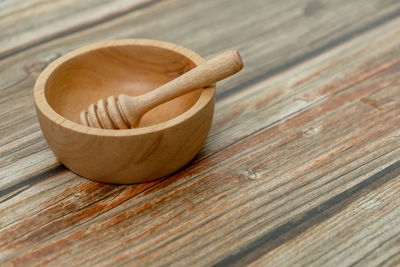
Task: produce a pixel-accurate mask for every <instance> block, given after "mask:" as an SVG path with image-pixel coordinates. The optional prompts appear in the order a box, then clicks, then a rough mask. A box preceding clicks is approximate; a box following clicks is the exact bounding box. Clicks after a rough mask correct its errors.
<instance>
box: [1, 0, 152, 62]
mask: <svg viewBox="0 0 400 267" xmlns="http://www.w3.org/2000/svg"><path fill="white" fill-rule="evenodd" d="M156 2H158V1H150V0H130V1H127V0H117V1H112V2H110V1H105V0H100V1H99V0H89V1H77V0H73V1H71V0H61V1H60V0H59V1H57V2H55V1H48V0H32V1H24V0H11V1H8V0H6V1H2V2H1V3H0V32H1V33H2V34H1V38H0V58H5V57H8V56H10V55H12V54H15V53H18V52H20V51H23V50H26V49H29V48H31V47H34V46H36V45H40V44H42V43H44V42H47V41H49V40H52V39H56V38H59V37H60V36H63V35H66V34H71V33H74V32H77V31H81V30H84V29H86V28H90V27H93V26H95V25H97V24H99V23H104V22H106V21H109V20H112V19H113V18H115V17H118V16H121V15H124V14H127V13H130V12H134V11H137V10H140V9H142V8H144V7H147V6H149V5H151V4H154V3H156Z"/></svg>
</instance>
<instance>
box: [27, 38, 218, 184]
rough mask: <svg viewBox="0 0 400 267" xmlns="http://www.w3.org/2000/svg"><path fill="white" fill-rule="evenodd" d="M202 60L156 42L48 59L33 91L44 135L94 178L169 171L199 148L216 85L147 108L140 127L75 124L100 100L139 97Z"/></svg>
mask: <svg viewBox="0 0 400 267" xmlns="http://www.w3.org/2000/svg"><path fill="white" fill-rule="evenodd" d="M203 62H204V59H202V58H201V57H200V56H199V55H197V54H196V53H194V52H193V51H190V50H188V49H185V48H183V47H180V46H177V45H174V44H171V43H166V42H160V41H154V40H142V39H129V40H118V41H109V42H103V43H99V44H94V45H90V46H86V47H83V48H80V49H77V50H75V51H72V52H70V53H68V54H66V55H64V56H62V57H60V58H58V59H57V60H56V61H54V62H53V63H51V64H50V65H49V66H48V67H47V68H46V69H45V70H44V71H43V72H42V73H41V74H40V76H39V78H38V80H37V82H36V84H35V89H34V98H35V104H36V110H37V115H38V119H39V123H40V127H41V129H42V132H43V135H44V137H45V139H46V141H47V143H48V145H49V146H50V148H51V149H52V150H53V152H54V154H55V155H56V156H57V158H58V159H59V160H60V161H61V162H62V163H63V164H64V165H65V166H66V167H68V168H69V169H70V170H71V171H73V172H75V173H77V174H79V175H81V176H83V177H86V178H89V179H91V180H95V181H100V182H106V183H115V184H126V183H138V182H145V181H150V180H154V179H157V178H160V177H162V176H165V175H167V174H170V173H172V172H174V171H176V170H178V169H180V168H181V167H182V166H184V165H185V164H187V163H188V162H189V161H190V160H191V159H192V158H193V157H194V156H195V155H196V154H197V153H198V151H199V150H200V148H201V146H202V145H203V143H204V141H205V139H206V137H207V135H208V132H209V130H210V127H211V122H212V117H213V113H214V105H215V86H209V87H206V88H204V89H203V90H201V89H199V90H196V91H194V92H192V93H189V94H186V95H183V96H181V97H179V98H176V99H174V100H171V101H170V102H167V103H165V104H163V105H160V106H158V107H157V108H155V109H153V110H151V111H149V112H148V113H147V114H146V115H145V116H144V117H143V119H142V120H141V123H140V125H139V127H138V128H135V129H129V130H104V129H97V128H89V127H86V126H83V125H81V124H79V123H78V121H79V113H80V112H81V111H82V110H85V109H87V108H88V106H89V105H90V104H92V103H96V102H97V101H98V100H99V99H101V98H106V97H108V96H111V95H115V96H116V95H118V94H121V93H124V94H127V95H132V96H134V95H139V94H143V93H146V92H148V91H150V90H153V89H155V88H157V87H159V86H160V85H161V84H163V83H166V82H168V81H170V80H172V79H174V78H176V77H177V76H179V75H180V74H182V73H184V72H186V71H188V70H189V69H191V68H193V67H195V66H197V65H198V64H201V63H203Z"/></svg>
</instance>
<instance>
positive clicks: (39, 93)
mask: <svg viewBox="0 0 400 267" xmlns="http://www.w3.org/2000/svg"><path fill="white" fill-rule="evenodd" d="M127 45H139V46H153V47H158V48H163V49H166V50H171V51H173V52H176V53H178V54H181V55H183V56H185V57H186V58H188V59H189V60H191V61H192V62H193V63H194V64H195V65H196V66H197V65H200V64H202V63H204V62H205V60H204V59H203V58H202V57H201V56H199V55H198V54H197V53H195V52H194V51H192V50H190V49H187V48H184V47H182V46H179V45H176V44H173V43H169V42H165V41H158V40H151V39H120V40H112V41H105V42H99V43H94V44H90V45H87V46H83V47H81V48H78V49H75V50H72V51H70V52H68V53H66V54H65V55H62V56H61V57H59V58H57V59H56V60H55V61H53V62H52V63H50V64H49V65H48V66H47V67H46V68H45V69H44V70H43V71H42V72H41V73H40V75H39V77H38V79H37V80H36V83H35V86H34V100H35V106H36V109H37V111H38V112H41V113H42V114H43V116H45V117H47V119H48V120H50V121H52V122H54V123H55V124H58V125H60V126H62V127H64V128H67V129H69V130H71V131H75V132H79V133H84V134H88V135H96V136H133V135H143V134H147V133H154V132H158V131H163V130H165V129H167V128H171V127H173V126H175V125H177V124H180V123H182V122H184V121H185V120H187V119H188V118H190V117H192V116H194V115H195V114H196V113H198V112H199V111H200V110H202V109H203V108H204V107H205V106H206V105H207V104H208V103H209V102H210V101H212V99H213V98H214V97H215V84H213V85H210V86H207V87H205V88H204V89H203V90H202V92H201V94H200V96H199V98H198V99H197V101H196V103H195V104H194V105H193V106H192V107H191V108H189V109H188V110H186V111H185V112H183V113H182V114H180V115H178V116H176V117H174V118H172V119H170V120H167V121H164V122H161V123H157V124H154V125H149V126H145V127H141V128H133V129H121V130H117V131H116V130H113V129H99V128H91V127H88V126H84V125H81V124H79V123H77V122H74V121H72V120H69V119H67V118H65V117H63V116H61V115H60V114H58V113H57V112H56V111H55V110H54V109H53V108H52V107H51V106H50V104H49V103H48V102H47V99H46V96H45V86H46V83H47V81H48V79H49V77H50V76H51V75H52V74H53V72H54V71H55V70H56V69H57V68H58V67H59V66H61V65H62V64H63V63H65V62H67V61H69V60H71V59H73V58H75V57H78V56H81V55H83V54H85V53H88V52H92V51H94V50H98V49H102V48H107V47H115V46H127Z"/></svg>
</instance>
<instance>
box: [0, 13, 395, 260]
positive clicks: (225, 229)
mask: <svg viewBox="0 0 400 267" xmlns="http://www.w3.org/2000/svg"><path fill="white" fill-rule="evenodd" d="M399 26H400V20H399V19H396V20H395V21H393V22H391V23H388V24H385V25H384V26H382V27H380V28H378V29H377V30H375V31H373V32H370V33H368V34H365V35H362V36H359V37H358V38H356V39H353V40H352V41H351V42H350V43H347V44H344V45H342V46H340V47H338V48H336V49H333V50H332V51H329V52H328V53H325V54H323V55H321V56H319V57H317V58H314V59H312V60H310V61H308V62H306V63H304V64H302V65H299V66H298V67H296V68H293V69H292V70H290V71H288V72H285V73H282V74H281V75H279V76H277V77H274V78H272V79H268V80H265V81H261V82H260V83H257V84H255V85H254V86H251V87H248V88H246V90H245V91H243V92H242V93H240V94H237V95H235V96H231V97H228V98H226V99H225V100H224V101H222V102H220V103H219V104H218V106H217V114H216V118H217V120H216V123H217V124H216V125H217V127H216V129H220V127H222V126H223V125H224V123H223V122H221V121H220V119H221V118H222V117H224V116H228V115H229V116H230V117H233V118H234V119H230V120H229V122H228V123H230V124H231V127H227V128H226V129H225V130H224V131H218V132H217V131H215V132H214V134H213V135H211V136H210V138H217V139H218V138H220V137H221V136H220V135H221V134H224V133H225V132H227V131H229V133H230V134H231V135H232V134H233V133H235V132H241V131H242V130H243V129H242V128H241V127H242V124H245V125H246V124H247V122H248V121H250V122H253V123H255V125H258V126H254V128H251V129H249V132H244V133H242V134H243V135H242V136H241V137H238V135H235V136H234V137H233V142H232V139H230V140H229V141H230V142H232V143H224V142H226V141H218V142H220V143H218V142H215V143H213V142H212V143H209V145H208V146H207V147H206V151H204V152H203V155H201V156H200V157H199V158H198V162H197V163H196V164H192V165H191V166H189V167H188V168H186V169H185V170H184V171H181V172H179V173H177V174H175V175H174V176H172V177H170V178H169V179H164V180H161V181H158V182H153V183H151V184H143V185H137V186H109V185H100V184H96V183H91V182H86V181H84V180H79V179H71V177H67V174H69V172H68V171H64V170H60V171H59V172H57V175H52V176H51V177H50V178H48V179H45V180H41V181H40V182H39V183H37V184H34V185H32V186H30V187H28V188H26V189H24V192H23V194H22V193H21V194H18V195H16V196H15V197H12V198H10V199H8V200H7V201H6V202H3V203H2V204H1V205H2V206H0V213H1V214H2V216H1V217H2V218H5V219H4V221H3V222H2V224H1V228H2V231H1V233H0V240H1V241H2V243H1V244H0V246H1V249H0V250H1V252H0V257H1V258H2V259H3V260H9V261H10V262H12V263H15V264H22V263H24V264H30V265H33V266H35V265H40V264H43V263H50V262H51V263H53V264H57V263H58V264H60V263H62V262H64V261H65V260H66V259H67V258H68V260H69V261H70V262H72V263H74V264H76V265H80V264H94V263H96V262H98V263H99V262H101V263H102V264H106V263H109V264H115V263H130V264H133V263H137V264H140V263H142V264H143V263H144V262H146V263H148V264H153V265H162V264H168V263H175V264H176V265H187V264H193V263H197V264H212V263H218V262H223V260H224V259H225V258H227V257H228V256H229V255H240V254H238V253H240V251H241V250H243V249H244V248H246V247H251V245H252V244H254V242H257V240H263V237H265V236H266V237H267V238H270V239H271V240H272V241H274V240H277V237H278V236H279V234H280V233H281V231H282V230H284V229H285V228H283V229H282V228H280V227H291V226H293V225H294V226H296V223H297V222H301V223H304V224H307V225H308V228H311V227H313V226H314V224H313V217H311V218H309V217H308V216H309V211H313V212H315V213H316V214H317V215H318V214H319V213H321V212H322V209H321V208H325V207H326V206H325V203H328V204H329V203H331V202H330V201H331V200H332V199H335V197H337V196H342V195H343V193H344V192H347V191H349V190H350V192H352V193H354V194H356V193H358V192H361V191H362V190H364V191H368V192H369V190H372V188H370V187H367V186H363V187H358V185H359V184H361V185H363V182H364V181H369V180H371V179H372V178H371V177H377V176H376V175H378V174H379V173H381V172H382V171H383V172H385V170H386V172H387V170H391V171H390V173H393V172H394V170H395V171H397V169H398V166H397V165H398V163H396V162H397V160H398V157H399V155H400V139H399V136H400V132H399V127H398V126H399V125H400V121H399V110H400V109H399V107H400V101H399V98H400V95H399V91H398V87H399V79H398V75H397V73H398V71H399V68H400V57H399V56H398V55H399V54H400V53H399V52H400V51H399V49H400V46H399V44H400V39H399V36H400V35H399V30H398V29H399ZM276 91H277V92H276ZM254 99H258V100H259V101H256V102H254ZM362 99H363V100H362ZM240 100H241V101H243V105H246V108H245V109H244V110H242V112H237V110H236V113H237V114H240V115H235V114H234V113H235V108H236V107H237V106H238V103H239V102H240ZM288 107H290V108H289V111H288ZM228 110H230V111H231V112H230V113H229V114H228V112H227V111H228ZM219 112H221V113H219ZM280 113H282V114H281V115H279V114H280ZM255 114H259V116H255ZM220 116H221V117H220ZM263 118H264V119H263ZM235 120H236V121H240V122H241V123H237V124H236V123H233V122H232V121H235ZM249 125H250V124H247V125H246V126H249ZM224 127H225V126H224ZM256 127H258V128H256ZM228 129H229V130H228ZM213 136H215V137H213ZM227 136H228V135H227ZM221 140H222V138H221ZM218 144H219V145H218ZM219 146H221V147H222V148H224V149H217V147H219ZM219 148H220V147H219ZM211 149H215V150H214V152H213V153H209V154H208V155H206V154H207V153H208V152H207V151H208V150H211ZM255 159H256V160H255ZM393 169H394V170H393ZM396 177H397V176H396V175H394V174H393V175H392V176H390V179H389V178H387V180H388V183H389V182H390V181H393V180H394V179H395V178H396ZM15 178H17V176H16V177H14V179H15ZM69 179H71V184H69V186H68V187H67V188H68V191H67V192H66V193H65V195H62V197H60V198H58V199H53V198H52V197H51V192H52V191H53V190H54V191H55V192H56V193H55V195H56V196H58V195H60V194H61V193H60V192H63V191H64V190H65V187H64V186H63V185H61V184H62V183H68V182H69ZM55 180H58V182H59V183H60V185H59V186H55V187H53V188H52V187H50V186H49V185H48V184H47V183H49V182H53V183H54V181H55ZM372 180H373V179H372ZM378 180H379V179H378ZM79 181H80V182H82V181H83V182H82V183H83V184H78V183H79ZM365 188H367V189H368V190H367V189H365ZM54 191H53V192H54ZM364 191H363V193H368V192H364ZM77 193H78V195H75V194H77ZM344 196H346V194H344ZM48 202H49V203H48ZM27 203H28V204H27ZM333 204H336V202H334V203H333ZM31 209H33V210H34V211H31ZM26 212H28V214H26ZM331 216H336V213H333V214H331ZM6 218H12V222H11V223H8V222H7V220H6ZM27 226H29V227H27ZM385 238H387V236H385ZM278 241H279V239H278ZM382 241H384V240H382ZM276 247H279V242H278V244H276ZM250 252H251V251H250ZM250 252H249V253H250ZM264 252H265V251H263V253H264ZM99 253H100V254H101V255H100V256H99ZM392 253H393V251H391V253H387V254H385V255H384V256H382V258H385V257H390V256H391V255H392ZM258 256H261V255H258Z"/></svg>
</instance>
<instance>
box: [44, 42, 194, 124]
mask: <svg viewBox="0 0 400 267" xmlns="http://www.w3.org/2000/svg"><path fill="white" fill-rule="evenodd" d="M193 67H195V64H194V63H193V62H192V61H191V60H190V59H189V58H187V57H185V56H184V55H182V54H179V53H177V52H174V51H172V50H168V49H164V48H160V47H153V46H144V45H124V46H113V47H104V48H99V49H96V50H93V51H90V52H86V53H84V54H80V55H78V56H76V57H73V58H71V59H69V60H67V61H65V62H63V63H62V64H61V65H60V66H58V67H57V68H56V69H55V70H54V72H53V73H52V74H51V76H50V77H49V79H48V80H47V83H46V85H45V96H46V100H47V102H48V103H49V105H50V106H51V107H52V108H53V109H54V110H55V111H56V112H57V113H58V114H59V115H61V116H63V117H65V118H67V119H69V120H72V121H75V122H79V113H80V112H81V111H82V110H87V108H88V106H89V105H90V104H92V103H97V101H98V100H100V99H105V98H107V97H109V96H112V95H114V96H117V95H119V94H127V95H131V96H135V95H140V94H144V93H146V92H148V91H151V90H153V89H155V88H157V87H159V86H160V85H162V84H164V83H166V82H168V81H170V80H172V79H174V78H176V77H178V76H179V75H181V74H182V73H184V72H186V71H188V70H190V69H191V68H193ZM200 94H201V90H196V91H194V92H191V93H189V94H186V95H183V96H181V97H178V98H176V99H173V100H171V101H169V102H167V103H164V104H162V105H160V106H158V107H156V108H154V109H153V110H151V111H149V112H148V113H146V114H145V115H144V116H143V118H142V120H141V123H140V125H139V127H144V126H149V125H154V124H157V123H160V122H164V121H167V120H170V119H172V118H174V117H176V116H178V115H180V114H182V113H184V112H185V111H187V110H188V109H190V107H192V106H193V105H194V104H195V103H196V101H197V100H198V99H199V97H200Z"/></svg>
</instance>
